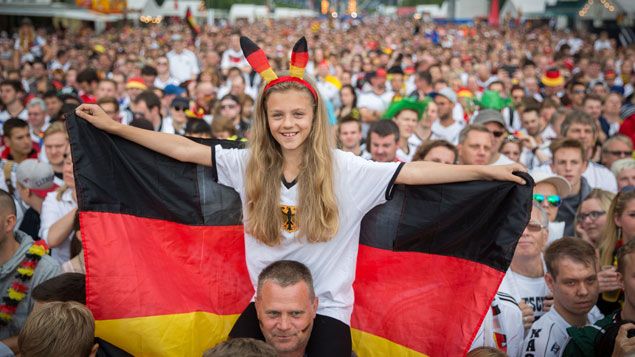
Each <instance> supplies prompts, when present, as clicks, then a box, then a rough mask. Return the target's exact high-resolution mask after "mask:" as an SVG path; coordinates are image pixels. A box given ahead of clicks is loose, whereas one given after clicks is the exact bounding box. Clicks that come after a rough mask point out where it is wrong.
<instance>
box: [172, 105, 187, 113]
mask: <svg viewBox="0 0 635 357" xmlns="http://www.w3.org/2000/svg"><path fill="white" fill-rule="evenodd" d="M172 108H174V110H176V111H177V112H182V111H185V110H186V109H189V108H188V107H186V106H184V105H183V106H182V105H175V106H173V107H172Z"/></svg>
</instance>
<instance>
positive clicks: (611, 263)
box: [597, 190, 635, 315]
mask: <svg viewBox="0 0 635 357" xmlns="http://www.w3.org/2000/svg"><path fill="white" fill-rule="evenodd" d="M633 238H635V190H623V191H621V192H619V193H618V194H617V195H616V196H615V198H614V199H613V202H611V206H610V207H609V210H608V214H607V216H606V228H605V229H604V234H603V237H602V242H601V243H600V267H601V270H600V272H599V273H598V281H599V283H600V292H601V294H600V298H599V299H598V303H597V306H598V308H600V311H602V313H603V314H605V315H606V314H609V313H611V312H613V311H614V310H615V309H618V308H620V305H621V304H620V302H621V301H622V300H623V294H622V293H621V285H620V284H619V281H618V273H617V271H616V267H617V250H618V249H619V248H620V247H621V246H622V245H624V243H626V242H628V241H630V240H632V239H633Z"/></svg>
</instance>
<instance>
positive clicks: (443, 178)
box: [395, 161, 527, 185]
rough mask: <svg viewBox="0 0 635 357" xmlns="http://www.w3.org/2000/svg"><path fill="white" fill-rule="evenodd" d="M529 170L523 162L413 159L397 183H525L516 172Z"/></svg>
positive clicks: (401, 173) (403, 169)
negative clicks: (465, 162)
mask: <svg viewBox="0 0 635 357" xmlns="http://www.w3.org/2000/svg"><path fill="white" fill-rule="evenodd" d="M518 171H522V172H527V169H526V168H525V167H524V166H522V165H521V164H512V165H502V166H489V165H447V164H440V163H437V162H432V161H413V162H409V163H407V164H405V165H404V166H403V168H402V169H401V171H400V172H399V175H398V176H397V180H395V183H398V184H406V185H432V184H441V183H451V182H463V181H473V180H492V181H493V180H496V181H512V182H516V183H518V184H521V185H524V184H525V180H523V179H522V178H521V177H519V176H516V175H514V174H513V173H514V172H518Z"/></svg>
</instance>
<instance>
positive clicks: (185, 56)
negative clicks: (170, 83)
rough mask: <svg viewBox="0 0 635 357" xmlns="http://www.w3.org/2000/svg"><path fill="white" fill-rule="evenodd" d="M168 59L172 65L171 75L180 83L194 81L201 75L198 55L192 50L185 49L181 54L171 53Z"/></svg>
mask: <svg viewBox="0 0 635 357" xmlns="http://www.w3.org/2000/svg"><path fill="white" fill-rule="evenodd" d="M166 57H167V58H168V61H169V63H170V75H171V76H172V78H174V79H176V80H177V81H179V83H181V82H185V81H187V80H189V79H192V78H194V76H196V75H198V74H199V73H200V69H199V67H198V60H197V59H196V55H195V54H194V53H193V52H192V51H190V50H187V49H184V50H183V51H182V52H181V53H176V51H170V52H168V54H167V55H166Z"/></svg>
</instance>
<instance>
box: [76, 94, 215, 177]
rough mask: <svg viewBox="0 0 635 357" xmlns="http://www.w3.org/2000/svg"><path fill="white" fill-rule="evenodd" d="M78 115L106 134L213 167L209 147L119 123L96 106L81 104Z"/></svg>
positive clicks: (171, 135) (172, 135)
mask: <svg viewBox="0 0 635 357" xmlns="http://www.w3.org/2000/svg"><path fill="white" fill-rule="evenodd" d="M75 113H76V114H77V116H79V117H80V118H83V119H86V120H87V121H88V122H90V123H91V124H93V125H94V126H96V127H97V128H99V129H101V130H103V131H105V132H108V133H110V134H114V135H117V136H120V137H122V138H124V139H127V140H130V141H132V142H135V143H137V144H139V145H142V146H145V147H147V148H148V149H150V150H153V151H156V152H158V153H161V154H163V155H166V156H169V157H171V158H173V159H176V160H179V161H183V162H191V163H195V164H199V165H206V166H211V165H212V155H211V151H210V148H209V146H206V145H203V144H199V143H196V142H194V141H192V140H190V139H187V138H185V137H182V136H179V135H174V134H167V133H159V132H156V131H151V130H145V129H140V128H135V127H132V126H129V125H123V124H120V123H117V122H116V121H114V120H112V119H111V118H110V117H109V116H108V114H106V112H104V110H103V109H101V108H100V107H99V106H98V105H96V104H82V105H80V106H79V107H78V108H77V109H76V111H75Z"/></svg>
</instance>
